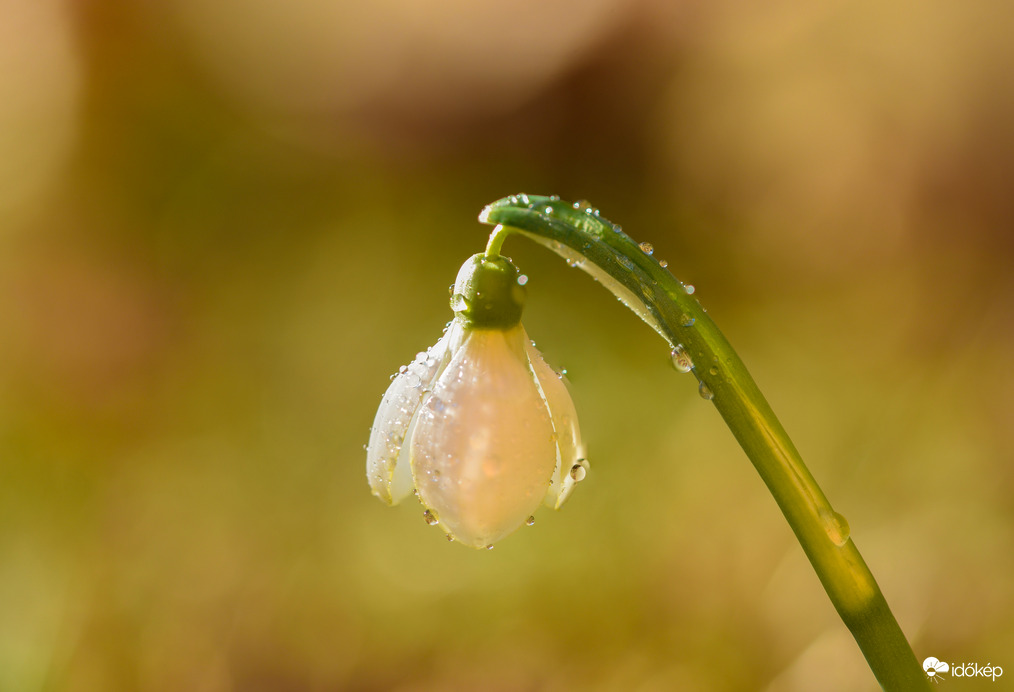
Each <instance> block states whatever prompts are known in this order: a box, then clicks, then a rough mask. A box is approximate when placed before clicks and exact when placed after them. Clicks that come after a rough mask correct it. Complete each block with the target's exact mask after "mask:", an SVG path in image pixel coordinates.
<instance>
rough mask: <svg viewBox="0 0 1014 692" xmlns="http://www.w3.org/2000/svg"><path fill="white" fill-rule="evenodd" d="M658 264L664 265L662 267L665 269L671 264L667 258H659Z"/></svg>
mask: <svg viewBox="0 0 1014 692" xmlns="http://www.w3.org/2000/svg"><path fill="white" fill-rule="evenodd" d="M658 266H660V267H662V269H665V268H666V267H668V266H669V263H668V262H666V261H665V260H659V261H658Z"/></svg>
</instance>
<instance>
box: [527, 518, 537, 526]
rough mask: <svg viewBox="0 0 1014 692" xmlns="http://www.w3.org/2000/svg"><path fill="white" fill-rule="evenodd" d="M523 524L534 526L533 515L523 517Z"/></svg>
mask: <svg viewBox="0 0 1014 692" xmlns="http://www.w3.org/2000/svg"><path fill="white" fill-rule="evenodd" d="M525 526H535V517H528V518H527V519H525Z"/></svg>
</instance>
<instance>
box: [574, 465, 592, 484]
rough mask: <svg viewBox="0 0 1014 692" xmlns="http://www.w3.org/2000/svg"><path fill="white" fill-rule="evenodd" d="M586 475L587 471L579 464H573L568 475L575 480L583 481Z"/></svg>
mask: <svg viewBox="0 0 1014 692" xmlns="http://www.w3.org/2000/svg"><path fill="white" fill-rule="evenodd" d="M586 475H588V471H587V470H586V469H585V467H584V466H582V465H581V464H574V465H573V466H571V467H570V477H571V478H573V479H574V480H575V481H576V482H579V481H583V480H584V477H585V476H586Z"/></svg>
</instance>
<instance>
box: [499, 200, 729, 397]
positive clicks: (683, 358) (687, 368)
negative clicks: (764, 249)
mask: <svg viewBox="0 0 1014 692" xmlns="http://www.w3.org/2000/svg"><path fill="white" fill-rule="evenodd" d="M508 200H509V201H510V203H511V204H524V205H525V206H527V207H528V208H529V209H534V208H535V203H534V202H532V201H531V200H530V199H529V197H528V195H526V194H524V193H522V194H519V195H511V196H510V197H508ZM549 200H550V202H559V201H560V196H559V195H552V196H550V198H549ZM571 206H572V207H573V208H574V209H575V210H577V211H583V212H584V213H586V214H588V215H590V216H593V217H595V218H596V219H600V220H603V221H604V219H602V217H601V214H600V212H599V210H598V209H597V208H595V207H593V206H592V205H591V204H590V203H589V202H588V201H587V200H583V199H581V200H578V201H576V202H574V203H573V204H572V205H571ZM542 213H544V214H546V215H547V216H552V215H553V214H554V209H553V206H552V205H551V204H550V205H546V206H545V207H544V208H543V209H542ZM609 223H610V225H611V226H612V229H613V230H614V231H616V232H617V233H620V232H622V231H623V227H622V226H620V225H619V224H615V223H612V222H609ZM637 246H638V247H639V248H640V249H641V252H643V253H644V254H646V255H648V256H649V257H653V256H654V254H655V246H654V245H652V244H651V243H649V242H647V241H645V242H641V243H638V245H637ZM618 261H619V262H620V263H621V264H622V265H623V266H624V267H626V268H627V269H631V270H632V269H633V262H631V260H630V259H629V258H628V257H625V256H620V257H619V258H618ZM580 263H581V261H580V260H576V259H567V265H568V266H570V267H577V266H579V265H580ZM658 266H659V267H661V268H662V269H666V268H668V267H669V263H668V262H667V261H665V260H664V259H661V260H658ZM524 278H525V280H527V277H524ZM683 290H684V291H686V294H687V295H693V294H694V292H695V290H696V289H695V288H694V286H693V284H684V285H683ZM695 321H696V320H695V319H694V318H693V317H692V316H690V315H688V314H686V313H684V314H683V315H681V316H680V326H682V327H685V328H689V327H692V326H694V322H695ZM669 357H670V360H671V361H672V365H673V368H675V369H676V371H677V372H679V373H688V372H692V371H693V370H694V362H693V359H692V358H691V357H690V354H689V353H688V352H687V350H686V348H685V347H684V346H683V344H676V347H675V348H673V349H672V351H671V352H670V354H669ZM709 373H710V374H711V375H717V374H718V368H717V367H712V368H711V369H710V370H709ZM697 391H698V393H699V394H700V395H701V398H702V399H704V400H706V401H711V400H712V399H713V398H714V397H715V394H714V392H712V391H711V388H710V387H708V385H706V384H705V383H704V382H703V381H702V382H701V383H700V385H699V386H698V389H697Z"/></svg>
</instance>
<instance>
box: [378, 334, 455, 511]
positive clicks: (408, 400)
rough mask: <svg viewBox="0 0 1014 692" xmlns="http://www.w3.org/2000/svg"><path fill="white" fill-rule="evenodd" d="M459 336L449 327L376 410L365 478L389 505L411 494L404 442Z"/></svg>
mask: <svg viewBox="0 0 1014 692" xmlns="http://www.w3.org/2000/svg"><path fill="white" fill-rule="evenodd" d="M460 332H461V328H460V327H458V326H457V323H455V324H453V325H451V328H449V329H448V330H447V333H446V334H444V336H443V337H442V338H441V339H440V341H438V342H437V343H436V345H434V346H432V347H431V348H429V349H427V351H426V352H425V353H420V354H418V355H417V356H416V358H415V360H414V361H412V362H411V363H409V364H408V365H407V366H406V367H405V368H403V369H402V372H401V373H400V374H399V375H397V376H396V377H395V378H394V381H393V382H391V386H390V387H388V388H387V392H385V393H384V398H383V400H382V401H381V402H380V407H379V408H378V409H377V416H376V418H374V420H373V428H371V431H370V444H369V446H368V447H367V450H366V478H367V480H368V481H369V483H370V488H371V489H372V490H373V494H374V495H376V496H377V497H379V498H380V499H381V500H383V501H384V502H386V503H387V504H389V505H394V504H397V503H399V502H401V501H402V500H403V499H405V498H406V497H407V496H408V495H409V494H410V493H411V492H412V474H411V471H410V469H409V463H408V455H407V454H402V448H403V446H405V445H404V444H403V442H404V440H405V439H411V438H410V434H411V425H412V421H413V419H414V418H415V414H416V413H417V412H418V410H419V406H420V404H421V403H422V401H423V399H424V398H425V397H426V396H427V392H428V391H429V390H431V389H432V386H433V382H434V381H435V380H436V379H437V376H438V375H439V374H440V371H441V370H443V367H444V366H445V365H446V364H447V362H448V361H449V359H450V345H451V342H452V341H459V342H460V339H461V334H460Z"/></svg>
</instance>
